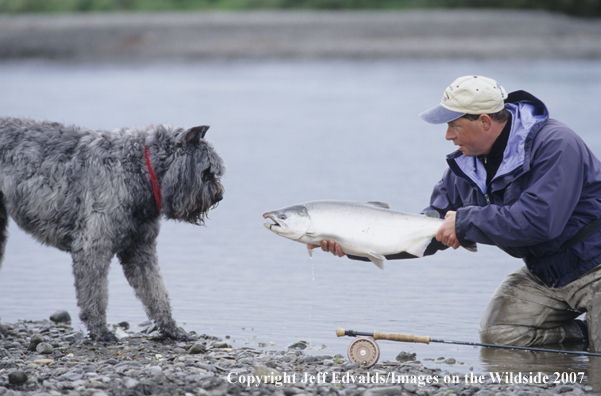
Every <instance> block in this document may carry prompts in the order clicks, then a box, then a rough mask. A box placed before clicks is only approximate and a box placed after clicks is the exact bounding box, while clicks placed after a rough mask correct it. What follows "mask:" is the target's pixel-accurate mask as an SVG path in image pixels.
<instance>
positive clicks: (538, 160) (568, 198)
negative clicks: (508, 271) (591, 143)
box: [425, 91, 601, 287]
mask: <svg viewBox="0 0 601 396" xmlns="http://www.w3.org/2000/svg"><path fill="white" fill-rule="evenodd" d="M505 108H506V109H507V110H509V112H510V113H511V114H512V125H511V133H510V136H509V140H508V142H507V147H506V148H505V152H504V154H503V162H502V163H501V166H500V167H499V170H498V171H497V175H496V176H495V177H494V179H493V180H492V181H491V182H490V184H489V185H486V171H485V170H484V166H483V164H482V163H481V162H480V160H478V159H477V158H476V157H467V156H465V155H463V153H461V152H460V151H456V152H454V153H452V154H450V155H449V156H448V157H447V162H448V163H449V169H447V171H446V172H445V173H444V175H443V178H442V180H441V181H440V182H438V183H437V184H436V186H435V187H434V191H433V193H432V197H431V200H430V206H429V207H428V208H426V209H425V211H427V210H432V209H434V210H436V211H438V212H439V213H440V215H441V216H444V214H445V213H446V212H447V211H449V210H455V211H457V217H456V225H455V231H456V233H457V237H458V239H459V240H460V242H461V243H462V244H465V245H467V244H469V241H473V242H477V243H483V244H488V245H496V246H498V247H499V248H501V249H503V250H505V251H506V252H508V253H509V254H511V255H513V256H515V257H520V258H523V259H524V261H525V263H526V266H527V267H528V269H529V270H530V272H532V273H533V274H534V275H536V276H537V277H538V278H539V279H541V280H542V281H543V282H544V283H545V284H547V285H548V286H550V287H559V286H562V285H565V284H567V283H569V282H571V281H573V280H575V279H577V278H579V277H580V276H582V275H583V274H584V273H586V272H587V271H589V270H591V269H592V268H594V267H596V266H597V265H598V264H599V263H601V231H598V232H595V233H594V234H593V235H592V236H590V237H588V238H586V239H584V240H583V241H580V242H578V243H576V244H574V245H572V246H570V247H568V248H567V249H565V250H563V251H560V252H558V250H559V248H560V247H561V246H562V245H563V244H564V243H565V242H566V241H569V240H570V239H571V238H572V237H573V236H574V235H575V234H576V233H577V232H578V231H579V230H580V229H581V228H582V227H583V226H585V225H587V224H589V223H591V222H593V221H594V220H596V219H598V218H600V217H601V162H599V160H598V159H597V158H596V157H595V156H594V155H593V153H592V152H591V151H590V150H589V148H588V147H587V146H586V144H585V143H584V142H583V141H582V139H581V138H580V137H579V136H578V135H576V134H575V133H574V132H573V131H572V130H571V129H570V128H568V127H567V126H566V125H564V124H562V123H561V122H559V121H556V120H553V119H550V118H549V112H548V111H547V108H546V107H545V105H544V104H543V103H542V102H541V101H540V100H538V99H537V98H535V97H534V96H532V95H531V94H529V93H527V92H524V91H517V92H513V93H511V94H509V96H508V98H507V100H506V101H505Z"/></svg>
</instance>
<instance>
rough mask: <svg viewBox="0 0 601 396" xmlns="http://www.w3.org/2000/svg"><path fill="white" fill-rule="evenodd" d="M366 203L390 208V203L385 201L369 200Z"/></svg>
mask: <svg viewBox="0 0 601 396" xmlns="http://www.w3.org/2000/svg"><path fill="white" fill-rule="evenodd" d="M368 204H370V205H373V206H375V207H377V208H382V209H390V204H387V203H386V202H376V201H370V202H368Z"/></svg>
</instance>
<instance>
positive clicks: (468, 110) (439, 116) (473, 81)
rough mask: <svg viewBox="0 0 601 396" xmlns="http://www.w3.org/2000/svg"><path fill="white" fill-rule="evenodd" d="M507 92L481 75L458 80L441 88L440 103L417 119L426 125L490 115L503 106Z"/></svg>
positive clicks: (493, 81)
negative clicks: (443, 88) (474, 115)
mask: <svg viewBox="0 0 601 396" xmlns="http://www.w3.org/2000/svg"><path fill="white" fill-rule="evenodd" d="M505 99H507V92H506V91H505V89H504V88H503V87H502V86H501V85H499V84H498V83H497V82H496V81H495V80H492V79H490V78H487V77H482V76H464V77H459V78H458V79H456V80H455V81H453V82H452V83H451V85H449V86H448V87H447V89H445V91H444V94H443V95H442V101H441V102H440V104H439V105H438V106H436V107H433V108H431V109H430V110H427V111H424V112H423V113H421V114H420V115H419V116H420V118H421V119H422V120H424V121H426V122H428V123H430V124H444V123H447V122H451V121H453V120H456V119H457V118H459V117H463V116H464V115H466V114H493V113H496V112H499V111H501V110H502V109H503V107H504V106H505Z"/></svg>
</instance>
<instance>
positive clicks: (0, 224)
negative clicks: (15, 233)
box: [0, 192, 8, 267]
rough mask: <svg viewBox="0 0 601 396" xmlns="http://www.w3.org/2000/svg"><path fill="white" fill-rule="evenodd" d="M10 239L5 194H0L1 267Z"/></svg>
mask: <svg viewBox="0 0 601 396" xmlns="http://www.w3.org/2000/svg"><path fill="white" fill-rule="evenodd" d="M7 239H8V213H7V212H6V206H5V205H4V194H2V192H0V267H2V260H3V259H4V248H5V247H6V240H7Z"/></svg>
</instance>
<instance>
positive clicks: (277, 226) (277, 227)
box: [263, 213, 282, 232]
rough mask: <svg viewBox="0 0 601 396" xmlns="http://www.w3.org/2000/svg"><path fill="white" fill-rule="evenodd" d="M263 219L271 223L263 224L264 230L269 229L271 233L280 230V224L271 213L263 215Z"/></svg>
mask: <svg viewBox="0 0 601 396" xmlns="http://www.w3.org/2000/svg"><path fill="white" fill-rule="evenodd" d="M263 218H264V219H268V220H271V221H273V223H270V222H265V223H263V225H264V226H265V227H266V228H269V229H270V230H271V231H274V232H276V231H279V230H281V229H282V225H281V224H280V223H278V221H277V219H276V218H275V215H273V214H272V213H264V214H263Z"/></svg>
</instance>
